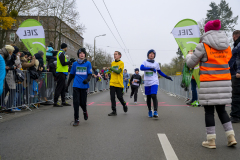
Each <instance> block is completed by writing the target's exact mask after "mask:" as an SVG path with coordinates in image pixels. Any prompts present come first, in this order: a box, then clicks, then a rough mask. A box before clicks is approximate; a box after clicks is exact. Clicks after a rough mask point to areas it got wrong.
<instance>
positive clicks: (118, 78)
mask: <svg viewBox="0 0 240 160" xmlns="http://www.w3.org/2000/svg"><path fill="white" fill-rule="evenodd" d="M121 56H122V54H121V53H120V52H119V51H115V52H114V59H115V61H114V62H112V64H111V68H110V70H111V71H112V74H111V79H110V97H111V103H112V110H113V111H112V113H109V114H108V116H116V115H117V109H116V99H115V94H117V98H118V100H119V101H120V102H121V104H122V105H123V111H124V112H125V113H126V112H127V111H128V107H127V105H126V102H125V101H124V99H123V93H122V92H123V88H124V86H123V68H124V63H123V62H122V61H121V60H120V58H121Z"/></svg>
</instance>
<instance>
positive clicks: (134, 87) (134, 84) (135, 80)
mask: <svg viewBox="0 0 240 160" xmlns="http://www.w3.org/2000/svg"><path fill="white" fill-rule="evenodd" d="M141 81H142V77H141V76H140V75H139V69H138V68H136V69H135V74H133V75H132V77H131V79H130V85H131V94H130V98H132V96H133V95H134V103H135V104H137V94H138V89H139V87H140V84H141Z"/></svg>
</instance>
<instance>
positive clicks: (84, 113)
mask: <svg viewBox="0 0 240 160" xmlns="http://www.w3.org/2000/svg"><path fill="white" fill-rule="evenodd" d="M83 116H84V120H85V121H86V120H88V113H87V111H86V112H83Z"/></svg>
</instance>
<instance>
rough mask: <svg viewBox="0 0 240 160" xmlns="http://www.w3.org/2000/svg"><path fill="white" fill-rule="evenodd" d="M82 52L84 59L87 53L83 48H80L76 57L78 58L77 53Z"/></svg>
mask: <svg viewBox="0 0 240 160" xmlns="http://www.w3.org/2000/svg"><path fill="white" fill-rule="evenodd" d="M81 52H83V53H84V54H85V57H86V56H87V52H86V49H85V48H80V49H79V50H78V52H77V57H79V53H81Z"/></svg>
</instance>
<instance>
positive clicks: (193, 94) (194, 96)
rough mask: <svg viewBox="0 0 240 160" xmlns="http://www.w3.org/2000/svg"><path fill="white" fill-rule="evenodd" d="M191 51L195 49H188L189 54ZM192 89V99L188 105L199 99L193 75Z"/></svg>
mask: <svg viewBox="0 0 240 160" xmlns="http://www.w3.org/2000/svg"><path fill="white" fill-rule="evenodd" d="M189 53H190V54H192V53H193V50H190V51H188V54H189ZM191 90H192V99H191V100H190V101H189V102H187V105H193V104H192V103H194V102H195V101H197V100H198V93H197V82H196V80H195V78H194V77H193V76H192V79H191Z"/></svg>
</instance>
